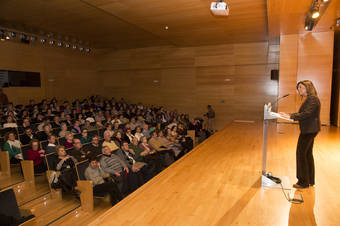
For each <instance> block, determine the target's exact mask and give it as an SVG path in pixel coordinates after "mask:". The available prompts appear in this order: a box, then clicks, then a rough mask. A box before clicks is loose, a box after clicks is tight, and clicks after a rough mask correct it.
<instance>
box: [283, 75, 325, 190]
mask: <svg viewBox="0 0 340 226" xmlns="http://www.w3.org/2000/svg"><path fill="white" fill-rule="evenodd" d="M296 89H297V90H298V92H299V94H300V96H301V97H303V98H305V100H304V102H303V103H302V105H301V107H300V109H299V112H297V113H293V114H286V113H283V112H282V113H280V114H281V115H282V116H283V117H289V118H291V119H293V120H294V121H299V126H300V136H299V140H298V143H297V148H296V171H297V172H296V175H297V179H298V182H297V183H296V184H294V185H293V187H294V188H308V187H309V186H313V185H314V183H315V180H314V177H315V176H314V175H315V174H314V158H313V144H314V138H315V136H316V135H317V134H318V132H319V131H320V107H321V104H320V100H319V98H318V96H317V93H316V90H315V87H314V85H313V83H312V82H311V81H309V80H304V81H300V82H299V83H298V84H297V86H296Z"/></svg>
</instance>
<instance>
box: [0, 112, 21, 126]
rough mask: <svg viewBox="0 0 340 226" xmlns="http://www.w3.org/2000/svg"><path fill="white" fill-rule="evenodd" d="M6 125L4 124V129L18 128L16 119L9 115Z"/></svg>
mask: <svg viewBox="0 0 340 226" xmlns="http://www.w3.org/2000/svg"><path fill="white" fill-rule="evenodd" d="M6 120H7V121H6V123H4V124H3V127H4V128H17V127H18V124H17V123H16V122H15V121H14V118H13V117H12V116H11V115H9V116H7V119H6Z"/></svg>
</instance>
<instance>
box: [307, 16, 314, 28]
mask: <svg viewBox="0 0 340 226" xmlns="http://www.w3.org/2000/svg"><path fill="white" fill-rule="evenodd" d="M313 27H314V20H312V19H310V18H309V17H308V16H307V17H306V21H305V30H306V31H311V30H313Z"/></svg>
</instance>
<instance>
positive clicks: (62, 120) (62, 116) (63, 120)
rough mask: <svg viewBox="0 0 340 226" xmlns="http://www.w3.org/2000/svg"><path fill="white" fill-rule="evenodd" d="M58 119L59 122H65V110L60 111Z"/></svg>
mask: <svg viewBox="0 0 340 226" xmlns="http://www.w3.org/2000/svg"><path fill="white" fill-rule="evenodd" d="M60 121H61V122H65V121H66V117H65V112H63V111H62V112H60Z"/></svg>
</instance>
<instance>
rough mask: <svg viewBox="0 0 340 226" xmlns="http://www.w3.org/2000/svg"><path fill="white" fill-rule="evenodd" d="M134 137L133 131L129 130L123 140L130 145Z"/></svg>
mask: <svg viewBox="0 0 340 226" xmlns="http://www.w3.org/2000/svg"><path fill="white" fill-rule="evenodd" d="M127 125H128V124H127ZM134 137H135V136H134V135H133V134H132V132H131V129H127V131H126V133H125V136H124V139H123V140H125V141H127V142H128V143H129V144H130V143H131V142H132V140H133V138H134Z"/></svg>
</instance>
